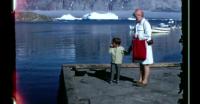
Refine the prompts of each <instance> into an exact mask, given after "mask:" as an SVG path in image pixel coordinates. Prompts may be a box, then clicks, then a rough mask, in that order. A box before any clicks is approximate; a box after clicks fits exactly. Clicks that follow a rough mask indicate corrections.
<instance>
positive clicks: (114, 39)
mask: <svg viewBox="0 0 200 104" xmlns="http://www.w3.org/2000/svg"><path fill="white" fill-rule="evenodd" d="M112 42H113V43H115V44H117V45H120V44H121V39H120V38H117V37H115V38H113V39H112Z"/></svg>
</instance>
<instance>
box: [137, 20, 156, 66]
mask: <svg viewBox="0 0 200 104" xmlns="http://www.w3.org/2000/svg"><path fill="white" fill-rule="evenodd" d="M151 33H152V30H151V25H150V24H149V22H148V21H147V20H146V19H145V18H143V19H142V20H141V22H139V23H136V25H135V31H134V37H138V38H139V39H140V40H151ZM146 48H147V53H146V54H147V55H146V59H145V60H144V61H143V62H142V64H153V52H152V46H151V45H148V44H147V43H146Z"/></svg>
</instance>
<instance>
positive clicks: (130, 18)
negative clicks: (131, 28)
mask: <svg viewBox="0 0 200 104" xmlns="http://www.w3.org/2000/svg"><path fill="white" fill-rule="evenodd" d="M128 20H136V19H135V18H132V17H129V18H128Z"/></svg>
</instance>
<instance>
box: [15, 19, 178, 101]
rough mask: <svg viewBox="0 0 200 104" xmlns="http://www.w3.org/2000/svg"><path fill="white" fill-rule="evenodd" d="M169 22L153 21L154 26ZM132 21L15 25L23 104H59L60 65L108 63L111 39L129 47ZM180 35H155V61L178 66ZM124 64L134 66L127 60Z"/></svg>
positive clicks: (176, 33)
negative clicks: (114, 38)
mask: <svg viewBox="0 0 200 104" xmlns="http://www.w3.org/2000/svg"><path fill="white" fill-rule="evenodd" d="M160 22H167V21H158V20H157V21H150V23H151V24H152V25H157V24H158V23H160ZM129 24H131V22H130V21H84V22H77V21H76V22H37V23H16V62H17V63H16V64H17V76H18V90H19V92H20V95H21V96H22V98H23V100H24V102H25V103H24V104H56V97H57V93H58V86H59V82H58V81H59V75H60V71H61V65H62V64H66V63H109V62H110V56H109V54H108V46H109V44H110V41H111V38H112V37H115V36H117V37H120V38H121V39H122V45H123V46H124V47H125V48H126V49H127V48H128V46H129V45H130V40H131V38H130V34H129V32H130V31H129ZM180 36H181V33H180V30H178V29H175V30H173V31H171V32H170V33H168V34H163V35H159V34H154V35H153V38H154V41H155V44H154V45H153V52H154V61H155V63H159V62H179V61H180V60H181V54H180V53H181V45H180V44H179V43H178V41H179V39H180ZM124 63H131V57H130V56H126V57H125V58H124Z"/></svg>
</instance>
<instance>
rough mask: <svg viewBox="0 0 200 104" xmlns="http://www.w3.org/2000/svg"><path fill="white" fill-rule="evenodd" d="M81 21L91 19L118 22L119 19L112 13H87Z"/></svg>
mask: <svg viewBox="0 0 200 104" xmlns="http://www.w3.org/2000/svg"><path fill="white" fill-rule="evenodd" d="M83 19H92V20H118V19H119V17H118V16H117V15H116V14H114V13H109V12H108V13H97V12H92V13H87V14H85V15H83Z"/></svg>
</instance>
